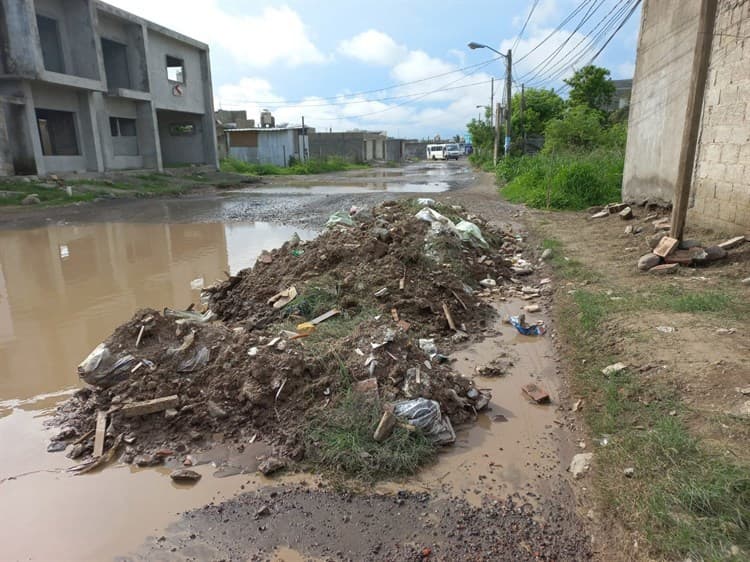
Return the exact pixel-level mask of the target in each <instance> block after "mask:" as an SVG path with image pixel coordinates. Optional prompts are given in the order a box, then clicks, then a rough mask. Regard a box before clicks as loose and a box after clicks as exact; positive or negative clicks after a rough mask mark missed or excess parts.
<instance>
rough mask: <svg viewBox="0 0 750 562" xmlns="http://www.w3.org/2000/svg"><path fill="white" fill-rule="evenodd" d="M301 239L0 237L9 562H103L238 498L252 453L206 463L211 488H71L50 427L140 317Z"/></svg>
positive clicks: (83, 234) (270, 228) (196, 233)
mask: <svg viewBox="0 0 750 562" xmlns="http://www.w3.org/2000/svg"><path fill="white" fill-rule="evenodd" d="M294 232H297V233H298V234H299V235H300V236H301V237H302V238H303V239H309V238H312V237H313V236H314V235H315V232H313V231H311V230H305V229H299V228H292V227H287V226H283V225H277V224H270V223H258V222H256V223H229V224H219V223H199V224H189V223H188V224H132V223H93V224H85V225H63V226H50V227H46V228H37V229H26V230H6V231H0V371H1V373H2V376H0V443H2V444H3V462H2V464H1V465H0V505H2V512H3V515H4V517H3V525H1V526H0V544H2V545H3V547H2V556H0V558H7V559H21V558H23V559H27V558H29V559H39V560H51V559H106V558H109V557H111V556H112V555H114V554H116V553H117V552H122V551H124V550H127V549H128V548H130V547H132V546H133V545H134V544H138V543H139V542H140V541H141V540H142V539H143V537H144V536H146V535H148V534H151V533H153V532H155V530H158V529H159V528H162V527H164V526H165V525H166V524H167V523H168V522H169V521H170V520H173V519H174V518H175V517H176V515H177V513H178V512H180V511H184V510H185V509H189V508H192V507H196V506H199V505H203V504H205V503H207V502H209V501H212V500H213V501H218V500H221V499H222V498H227V497H232V496H233V495H234V494H236V493H237V492H238V491H240V486H242V485H243V484H246V483H247V482H248V480H249V478H248V476H242V472H252V462H254V457H252V452H253V451H252V450H250V451H248V453H247V455H245V457H243V456H240V457H237V456H231V455H228V454H227V455H224V456H222V455H221V454H219V455H218V457H217V458H215V459H203V461H205V464H202V465H201V466H198V467H197V470H198V471H199V472H201V474H203V475H204V479H203V481H202V482H201V483H200V485H198V486H195V487H193V488H191V489H189V490H188V489H185V488H181V487H177V486H175V485H173V484H172V482H171V480H170V479H169V476H168V474H169V471H168V470H167V469H156V470H154V469H151V470H139V469H135V468H131V467H127V466H118V467H114V468H112V469H109V470H105V471H102V472H100V473H97V474H91V475H87V476H85V477H82V476H72V475H70V474H68V473H66V472H65V469H66V468H67V467H69V466H72V465H73V464H74V463H73V461H70V460H69V459H67V458H66V457H65V456H64V454H63V453H56V454H51V453H47V452H46V447H47V444H48V442H49V437H50V432H49V431H47V430H46V429H45V427H44V421H45V419H46V418H47V417H48V416H49V415H50V414H51V413H52V412H53V411H54V408H55V406H56V404H57V403H58V402H60V401H61V400H64V399H65V398H67V397H68V395H69V394H70V393H71V392H72V391H73V390H74V389H75V388H77V386H78V384H79V383H78V377H77V374H76V365H77V364H78V363H79V362H80V361H81V358H83V357H85V356H86V355H87V354H88V353H89V351H90V350H91V349H92V348H93V347H95V346H96V345H97V344H98V343H99V342H100V341H101V339H102V338H103V337H105V336H106V335H107V334H109V333H111V332H112V330H113V329H114V328H115V327H116V326H118V325H119V324H120V323H121V322H122V321H123V320H124V319H127V318H129V317H130V316H131V315H132V313H133V311H134V310H136V309H138V308H141V307H147V306H151V307H155V308H162V307H164V306H169V307H181V308H184V307H186V306H187V305H189V304H190V303H191V302H197V301H198V298H199V290H198V288H197V287H199V285H200V284H201V283H200V282H199V280H200V279H202V280H203V282H204V283H206V284H210V283H212V282H213V281H214V280H215V279H217V278H224V272H225V271H227V272H230V273H234V272H236V271H238V270H239V269H242V268H244V267H247V266H249V265H251V264H252V263H253V262H254V261H255V259H256V258H257V256H258V255H259V254H260V252H261V251H262V250H263V249H270V248H274V247H278V246H280V245H281V244H283V242H284V241H286V240H288V239H289V237H290V236H291V235H292V234H293V233H294ZM238 467H239V468H238ZM215 473H218V475H220V476H226V478H213V477H212V475H213V474H215ZM11 514H12V516H11Z"/></svg>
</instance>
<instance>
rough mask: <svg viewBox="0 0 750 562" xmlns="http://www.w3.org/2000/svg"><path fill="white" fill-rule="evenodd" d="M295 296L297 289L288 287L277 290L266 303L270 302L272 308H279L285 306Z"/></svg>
mask: <svg viewBox="0 0 750 562" xmlns="http://www.w3.org/2000/svg"><path fill="white" fill-rule="evenodd" d="M296 298H297V289H296V288H295V287H289V288H288V289H284V290H283V291H279V292H278V293H276V294H275V295H274V296H272V297H271V298H270V299H268V304H272V305H273V307H274V308H276V309H279V308H283V307H285V306H286V305H288V304H289V303H290V302H292V301H293V300H294V299H296Z"/></svg>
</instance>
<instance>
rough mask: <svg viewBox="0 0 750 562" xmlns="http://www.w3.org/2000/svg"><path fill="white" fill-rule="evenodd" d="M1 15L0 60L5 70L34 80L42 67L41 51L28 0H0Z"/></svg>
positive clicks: (34, 17)
mask: <svg viewBox="0 0 750 562" xmlns="http://www.w3.org/2000/svg"><path fill="white" fill-rule="evenodd" d="M0 2H2V8H3V13H4V15H5V25H6V26H7V30H8V33H7V37H6V38H5V45H4V50H5V52H3V53H2V57H3V60H4V63H5V64H4V66H5V71H6V72H7V73H8V74H15V75H18V76H24V77H29V78H36V77H38V76H39V73H40V72H41V71H42V69H43V68H44V62H43V60H42V50H41V49H40V48H39V41H38V40H37V37H38V36H39V31H38V30H37V27H36V12H35V11H34V4H33V2H32V1H31V0H0ZM0 31H2V30H0Z"/></svg>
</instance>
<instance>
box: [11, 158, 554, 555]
mask: <svg viewBox="0 0 750 562" xmlns="http://www.w3.org/2000/svg"><path fill="white" fill-rule="evenodd" d="M415 169H416V170H417V171H416V172H415V171H414V170H415ZM468 170H469V169H468V167H467V166H465V165H463V163H462V164H456V165H442V164H441V163H439V164H437V165H435V164H428V165H422V167H419V168H415V167H413V166H412V167H409V166H407V167H404V168H403V169H400V170H385V171H383V170H374V171H373V174H372V177H367V175H366V173H364V172H362V171H356V172H355V173H351V174H346V175H342V177H341V178H338V179H335V178H329V177H326V178H324V180H323V181H321V182H320V183H317V184H314V185H312V184H310V183H305V182H308V181H309V180H308V179H306V178H303V179H298V181H297V182H293V183H292V184H290V183H289V182H287V181H285V180H284V181H282V180H281V179H280V178H277V180H275V181H273V182H270V183H269V185H267V186H263V187H255V188H248V189H238V190H236V191H233V192H230V191H229V190H227V191H222V192H218V193H215V194H213V195H211V196H210V197H206V196H202V197H184V198H177V199H160V200H154V201H143V200H134V201H129V202H117V203H116V204H111V205H109V204H106V205H102V206H96V205H90V206H81V207H71V208H67V209H56V210H54V214H53V211H50V215H51V216H48V217H44V216H43V215H39V216H38V217H36V218H34V220H33V221H31V222H29V223H25V222H23V221H20V222H18V221H17V222H15V223H12V226H16V227H15V228H13V227H12V226H11V227H8V224H7V222H6V224H5V225H4V227H3V228H0V443H2V444H3V463H2V465H0V506H2V514H3V525H0V544H2V545H3V546H2V554H1V555H0V558H3V559H5V558H7V559H36V560H50V559H64V560H94V559H96V560H101V559H110V558H113V557H116V556H118V555H123V554H125V553H128V552H131V553H132V552H137V551H138V548H139V545H142V544H143V543H144V541H145V540H146V539H147V537H159V536H160V535H161V534H162V533H165V532H166V529H167V528H168V526H169V525H170V524H172V523H173V522H174V521H176V520H177V519H178V517H179V515H180V513H182V512H184V511H187V510H191V509H195V508H198V507H201V506H203V505H205V504H207V503H209V502H215V503H219V502H221V501H223V500H225V499H230V498H232V497H234V496H236V495H237V494H239V493H241V492H242V491H243V490H244V491H250V490H257V489H258V488H260V487H262V486H265V485H268V484H269V482H270V481H269V480H268V479H266V478H265V477H263V476H259V475H257V474H256V473H255V472H254V466H253V462H254V460H255V457H256V456H257V455H259V454H262V453H263V452H264V451H263V450H262V448H263V447H264V446H265V445H263V444H262V443H255V444H254V445H253V446H251V447H248V448H247V449H246V450H245V452H244V454H242V455H237V454H236V452H233V451H230V450H223V449H222V448H221V447H219V448H218V449H217V451H214V452H212V456H211V457H210V458H209V457H205V458H203V459H202V460H203V461H209V460H213V461H214V462H213V463H212V462H207V463H206V464H201V465H200V466H196V467H195V469H196V470H197V471H198V472H200V473H201V474H202V475H203V479H202V480H201V481H200V483H199V484H197V485H195V486H191V487H185V486H181V485H176V484H174V483H173V482H172V481H171V480H170V478H169V472H170V469H169V468H166V467H160V468H146V469H139V468H136V467H134V466H129V465H124V464H116V463H113V465H112V466H110V467H107V468H106V469H104V470H101V471H99V472H97V473H92V474H88V475H83V476H73V475H72V474H71V473H68V472H66V469H67V468H69V467H71V466H73V465H74V464H76V462H75V461H72V460H70V459H68V458H67V457H65V456H64V455H65V454H64V453H47V452H46V447H47V444H48V443H49V438H50V436H51V435H52V432H51V431H50V430H48V429H47V428H46V427H45V425H44V423H45V420H46V419H48V418H49V416H50V415H51V414H52V413H53V412H54V410H55V407H56V405H57V404H58V403H60V402H61V401H62V400H65V399H66V398H67V397H68V396H69V395H70V394H71V393H72V392H74V391H75V389H77V388H78V387H79V385H80V383H79V380H78V376H77V373H76V366H77V365H78V363H79V362H80V361H81V360H82V359H83V358H85V357H86V356H87V355H88V353H89V352H90V351H91V350H92V349H93V348H94V347H95V346H96V345H97V344H99V343H100V342H101V341H102V340H103V339H105V338H106V337H108V336H109V335H110V334H111V333H112V331H113V329H114V328H116V327H117V326H118V325H120V324H121V323H122V322H124V321H126V320H128V319H129V318H130V317H131V316H132V315H133V313H134V312H135V311H136V310H138V309H139V308H144V307H152V308H156V309H162V308H164V307H171V308H185V307H187V306H188V305H189V304H191V303H197V302H198V300H199V293H200V290H199V288H198V287H200V286H201V285H202V284H205V285H209V284H211V283H213V282H214V281H215V280H216V279H223V278H224V277H225V272H229V273H235V272H237V271H238V270H240V269H242V268H244V267H248V266H250V265H252V264H253V263H254V261H255V259H256V258H257V256H258V255H259V254H260V252H261V251H262V250H263V249H271V248H276V247H279V246H281V245H282V244H283V243H284V242H285V241H286V240H288V239H289V238H290V237H291V236H292V234H293V233H294V232H297V233H298V234H299V235H300V237H301V238H302V239H311V238H312V237H314V236H315V234H316V230H317V229H319V228H321V227H322V225H323V224H324V223H325V218H326V217H327V215H328V213H330V212H331V211H333V210H340V209H348V208H349V206H350V205H353V204H356V205H362V206H367V205H370V204H374V203H377V202H379V201H382V200H384V199H388V198H393V197H398V196H399V193H400V192H403V193H420V192H419V191H417V192H413V191H410V190H411V189H412V188H411V187H409V186H410V185H411V184H412V183H413V182H414V181H415V180H414V177H415V175H416V176H417V177H418V178H419V179H418V181H417V183H418V185H419V186H422V187H424V186H431V187H433V188H435V187H436V186H437V187H439V189H436V190H435V192H440V191H442V190H443V185H445V186H447V187H446V189H448V188H451V189H453V188H455V187H460V186H462V185H466V184H467V183H468V182H469V181H471V176H470V174H469V173H468ZM399 175H400V178H399ZM428 176H436V177H432V178H430V179H425V178H426V177H428ZM438 177H439V179H437V178H438ZM459 178H460V179H459ZM329 179H331V181H330V182H329V181H328V180H329ZM399 179H400V183H399ZM368 182H369V183H372V185H373V186H374V187H373V188H372V190H369V188H363V187H351V186H352V185H355V186H356V185H364V184H368ZM390 182H396V183H397V184H398V185H400V188H397V189H393V190H390V191H388V190H387V189H385V187H384V186H386V184H390ZM316 185H317V186H318V187H315V186H316ZM346 185H349V186H350V187H346ZM427 192H430V191H429V190H427ZM303 194H309V195H303ZM52 217H54V218H52ZM303 218H305V219H306V220H302V219H303ZM40 224H41V225H43V226H39V225H40ZM29 226H33V228H30V227H29ZM520 306H521V303H510V302H508V303H503V304H502V305H500V306H499V307H498V308H499V312H502V313H504V314H511V313H512V314H515V313H517V312H518V311H519V310H520ZM498 318H499V316H498ZM489 332H490V334H488V335H490V337H488V338H487V339H485V340H484V341H483V342H480V343H478V344H475V345H473V346H471V347H470V348H468V349H466V350H464V351H463V352H459V353H458V354H457V357H456V369H457V370H458V371H459V372H460V373H462V374H465V375H467V376H472V375H473V374H475V368H476V367H478V366H481V365H484V364H486V363H487V362H488V361H489V360H491V359H492V358H493V357H495V355H496V354H497V352H498V350H499V349H500V348H503V347H506V346H512V347H513V348H514V349H515V351H514V354H513V355H514V360H515V366H514V367H513V369H512V372H511V373H509V374H508V376H506V377H503V378H501V379H478V383H479V384H480V385H481V387H483V388H488V389H491V390H492V394H493V399H492V404H491V408H492V413H491V414H489V415H488V414H486V413H482V414H481V415H480V416H479V419H478V423H476V424H474V425H473V426H472V427H471V428H463V429H459V430H458V431H457V434H458V441H457V443H456V444H455V446H454V447H452V448H451V449H450V450H446V452H445V454H443V455H441V459H440V462H438V463H436V464H435V465H433V466H431V467H428V468H427V469H425V470H424V471H422V472H421V473H420V474H418V475H417V476H416V477H415V478H412V479H410V480H409V481H407V482H399V483H398V489H402V488H410V487H411V488H414V489H418V490H425V489H429V490H434V491H435V492H436V493H437V492H438V491H441V490H442V491H443V492H444V493H446V494H449V495H450V494H456V495H458V494H459V493H460V494H463V496H464V497H466V498H467V499H468V500H469V501H471V502H473V503H475V504H476V503H478V502H479V501H480V499H481V497H482V496H483V494H484V493H492V494H494V495H495V496H498V497H500V496H501V495H504V494H507V493H512V492H515V491H522V490H528V489H529V487H530V486H532V485H534V489H539V486H540V482H539V481H538V480H539V479H542V480H547V479H552V478H553V477H554V475H555V473H556V470H557V455H556V451H557V450H558V447H559V446H560V445H559V441H560V440H559V439H558V436H557V435H556V434H555V432H554V431H553V427H554V423H552V422H553V421H554V418H555V412H554V410H553V409H549V408H547V409H545V408H543V407H540V406H537V405H535V404H529V403H528V401H526V400H523V399H522V398H521V396H520V393H519V392H518V387H519V385H520V384H521V383H522V382H527V381H528V380H529V377H532V376H533V377H534V378H535V379H537V378H538V379H544V380H546V381H547V384H551V385H552V386H551V387H550V388H549V390H550V392H551V393H554V392H555V388H554V386H555V384H556V383H555V380H556V376H555V373H554V365H553V360H552V358H551V356H552V346H551V343H550V341H549V340H548V339H547V338H529V337H526V336H518V335H516V334H515V333H514V332H513V331H509V330H507V329H506V328H505V327H503V326H500V325H499V324H498V325H497V326H495V327H494V328H492V329H491V330H489ZM500 419H502V420H503V421H505V420H507V423H501V422H500V421H498V420H500ZM499 427H502V430H499V429H498V428H499ZM218 439H219V440H220V437H219V438H218ZM541 451H546V452H541ZM531 466H534V467H535V469H534V470H530V467H531ZM217 469H218V470H217ZM478 475H481V477H482V478H484V475H487V478H488V479H487V480H486V481H484V484H483V486H482V489H481V490H480V489H477V482H478V480H477V478H479V477H480V476H478ZM214 476H220V477H214ZM303 480H304V481H306V482H308V483H311V482H312V483H314V482H315V481H316V480H317V478H315V477H311V476H310V475H305V474H299V475H288V476H284V477H281V478H275V479H274V483H277V482H278V483H290V482H291V483H294V482H301V481H303ZM535 480H537V481H535ZM542 485H543V483H542ZM395 486H396V484H392V483H391V484H388V483H386V484H382V485H380V486H379V487H378V490H380V491H392V490H394V489H395ZM153 540H156V539H155V538H154V539H153ZM286 546H291V544H287V545H286ZM274 555H275V556H276V557H277V559H279V560H287V561H288V560H297V559H299V560H302V559H309V558H308V557H307V556H305V557H304V558H303V556H302V555H301V554H299V553H297V552H296V551H295V550H293V549H291V548H286V547H285V545H284V544H283V543H280V544H279V549H277V551H275V552H274Z"/></svg>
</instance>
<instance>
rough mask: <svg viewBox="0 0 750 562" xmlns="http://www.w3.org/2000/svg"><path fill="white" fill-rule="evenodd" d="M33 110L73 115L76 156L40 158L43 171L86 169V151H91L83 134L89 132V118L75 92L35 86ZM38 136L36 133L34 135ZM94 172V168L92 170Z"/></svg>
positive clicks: (42, 85) (32, 89)
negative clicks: (76, 147) (62, 112)
mask: <svg viewBox="0 0 750 562" xmlns="http://www.w3.org/2000/svg"><path fill="white" fill-rule="evenodd" d="M31 91H32V95H33V108H34V109H54V110H56V111H68V112H71V113H73V114H74V119H73V120H74V123H75V129H76V130H75V133H76V141H77V143H78V155H76V156H46V155H45V156H42V157H41V158H42V161H43V164H44V169H45V171H46V172H47V173H50V172H80V171H85V170H87V169H88V165H87V160H89V161H90V160H91V158H92V157H91V156H89V158H88V159H87V150H90V149H92V145H91V143H90V142H85V141H84V139H83V134H84V133H86V132H90V124H86V121H87V119H88V118H89V116H88V115H87V114H86V112H85V111H83V112H82V111H81V109H82V108H81V100H80V99H79V93H78V92H77V91H76V90H70V89H60V88H55V87H54V86H48V85H45V84H35V85H33V86H32V88H31ZM36 134H37V136H38V133H36ZM94 170H96V168H94Z"/></svg>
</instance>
